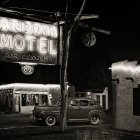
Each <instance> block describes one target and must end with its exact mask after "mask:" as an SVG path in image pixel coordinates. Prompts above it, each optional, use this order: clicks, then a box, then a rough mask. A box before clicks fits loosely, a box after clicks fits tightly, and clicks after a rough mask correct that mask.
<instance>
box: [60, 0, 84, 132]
mask: <svg viewBox="0 0 140 140" xmlns="http://www.w3.org/2000/svg"><path fill="white" fill-rule="evenodd" d="M85 3H86V0H83V3H82V6H81V8H80V11H79V13H78V14H77V15H76V17H75V18H70V19H67V18H66V21H65V27H64V36H63V56H62V66H61V113H60V131H61V132H65V131H66V129H67V112H68V89H67V86H68V85H67V66H68V57H69V47H70V43H71V34H72V31H73V29H74V28H75V27H76V26H77V24H78V21H79V19H80V17H81V14H82V12H83V9H84V7H85ZM66 14H67V13H66Z"/></svg>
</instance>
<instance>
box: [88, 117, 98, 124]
mask: <svg viewBox="0 0 140 140" xmlns="http://www.w3.org/2000/svg"><path fill="white" fill-rule="evenodd" d="M99 121H100V117H99V116H98V115H92V116H91V118H90V123H91V124H98V123H99Z"/></svg>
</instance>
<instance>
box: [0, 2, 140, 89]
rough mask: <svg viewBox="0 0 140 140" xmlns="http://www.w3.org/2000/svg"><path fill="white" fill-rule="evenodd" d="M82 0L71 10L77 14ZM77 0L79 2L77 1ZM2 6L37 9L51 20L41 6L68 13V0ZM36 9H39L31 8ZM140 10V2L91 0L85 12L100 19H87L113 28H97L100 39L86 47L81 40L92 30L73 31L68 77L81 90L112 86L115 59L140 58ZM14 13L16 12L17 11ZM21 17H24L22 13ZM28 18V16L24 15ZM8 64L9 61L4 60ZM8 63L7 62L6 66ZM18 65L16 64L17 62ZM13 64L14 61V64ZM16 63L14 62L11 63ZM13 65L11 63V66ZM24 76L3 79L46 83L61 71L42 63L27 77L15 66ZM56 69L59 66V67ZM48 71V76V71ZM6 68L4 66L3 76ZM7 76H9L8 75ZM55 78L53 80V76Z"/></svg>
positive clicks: (23, 9) (24, 10)
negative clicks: (111, 72)
mask: <svg viewBox="0 0 140 140" xmlns="http://www.w3.org/2000/svg"><path fill="white" fill-rule="evenodd" d="M81 1H82V0H76V1H74V0H73V2H71V4H70V6H69V8H68V13H70V14H76V13H77V12H78V7H79V6H80V4H81ZM75 2H76V3H75ZM0 3H1V7H5V8H13V9H14V10H18V11H21V12H25V13H34V14H36V15H37V16H36V17H38V18H40V19H43V20H44V19H46V20H48V19H49V20H50V21H51V18H50V17H48V16H49V15H50V14H48V13H44V12H36V11H37V10H42V11H48V12H49V13H51V12H52V16H53V14H54V13H53V12H60V14H61V15H62V17H64V13H65V7H66V0H28V1H26V0H20V1H19V0H9V1H7V2H6V3H4V0H1V1H0ZM29 9H35V10H36V11H33V10H29ZM139 13H140V10H139V7H138V2H135V1H134V0H133V1H121V0H114V1H111V0H108V1H102V0H87V3H86V6H85V9H84V11H83V14H97V15H99V19H92V20H87V21H85V22H86V23H88V24H89V23H90V25H91V26H93V27H98V28H101V29H104V30H109V31H110V32H111V34H110V35H105V34H103V33H99V32H94V34H95V35H96V39H97V42H96V44H95V45H94V46H92V47H86V46H84V45H83V44H82V43H81V35H82V33H84V32H86V31H88V30H87V29H83V28H81V27H79V26H77V28H76V30H75V32H74V33H73V35H72V43H71V47H70V55H69V63H68V81H69V83H71V84H73V85H75V86H76V89H77V90H84V89H92V88H101V87H103V86H108V84H110V80H111V74H110V71H109V67H110V66H111V64H112V63H113V62H118V61H122V60H126V59H127V60H130V61H132V60H138V61H139V60H140V41H139V37H140V26H139V25H140V24H139V19H140V14H139ZM13 16H14V15H13ZM20 18H21V17H20ZM22 18H23V19H24V17H22ZM2 65H4V67H6V66H7V65H8V64H3V63H2ZM5 65H6V66H5ZM14 65H16V64H14ZM10 66H11V65H10ZM11 67H12V66H11ZM8 68H9V66H8ZM13 69H14V70H13V71H15V69H16V72H15V75H16V74H17V75H18V76H16V77H20V78H13V77H14V76H13V75H14V74H10V73H9V74H8V75H9V77H11V78H9V77H8V78H6V80H5V79H3V78H2V80H1V82H3V80H4V81H5V82H6V81H8V80H9V82H22V81H23V82H28V81H29V82H35V83H39V82H41V83H46V82H48V81H49V80H50V79H51V82H52V83H55V79H57V82H59V80H58V79H59V78H58V73H59V71H58V73H55V74H56V75H53V76H54V77H55V78H53V77H51V76H49V78H45V77H48V75H51V73H54V72H53V71H54V70H53V69H52V68H48V67H45V66H38V67H37V70H36V72H37V73H36V75H34V76H32V77H28V78H27V77H24V76H23V75H22V76H21V74H20V72H19V71H20V68H18V66H16V68H15V67H14V68H13ZM55 69H59V68H58V67H55ZM46 71H47V74H46V76H43V75H45V74H44V73H45V72H46ZM3 72H4V70H1V76H2V75H3ZM6 77H7V76H6ZM52 79H53V80H52Z"/></svg>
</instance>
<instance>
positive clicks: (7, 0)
mask: <svg viewBox="0 0 140 140" xmlns="http://www.w3.org/2000/svg"><path fill="white" fill-rule="evenodd" d="M9 1H10V0H5V1H4V2H3V3H1V4H0V5H1V6H3V5H4V4H6V3H7V2H9Z"/></svg>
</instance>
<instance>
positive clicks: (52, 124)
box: [45, 116, 56, 126]
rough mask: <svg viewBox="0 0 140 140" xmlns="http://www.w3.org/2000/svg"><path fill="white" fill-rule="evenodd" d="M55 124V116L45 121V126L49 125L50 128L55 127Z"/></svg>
mask: <svg viewBox="0 0 140 140" xmlns="http://www.w3.org/2000/svg"><path fill="white" fill-rule="evenodd" d="M55 123H56V118H55V117H54V116H48V117H47V118H46V119H45V124H46V125H48V126H54V125H55Z"/></svg>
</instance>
